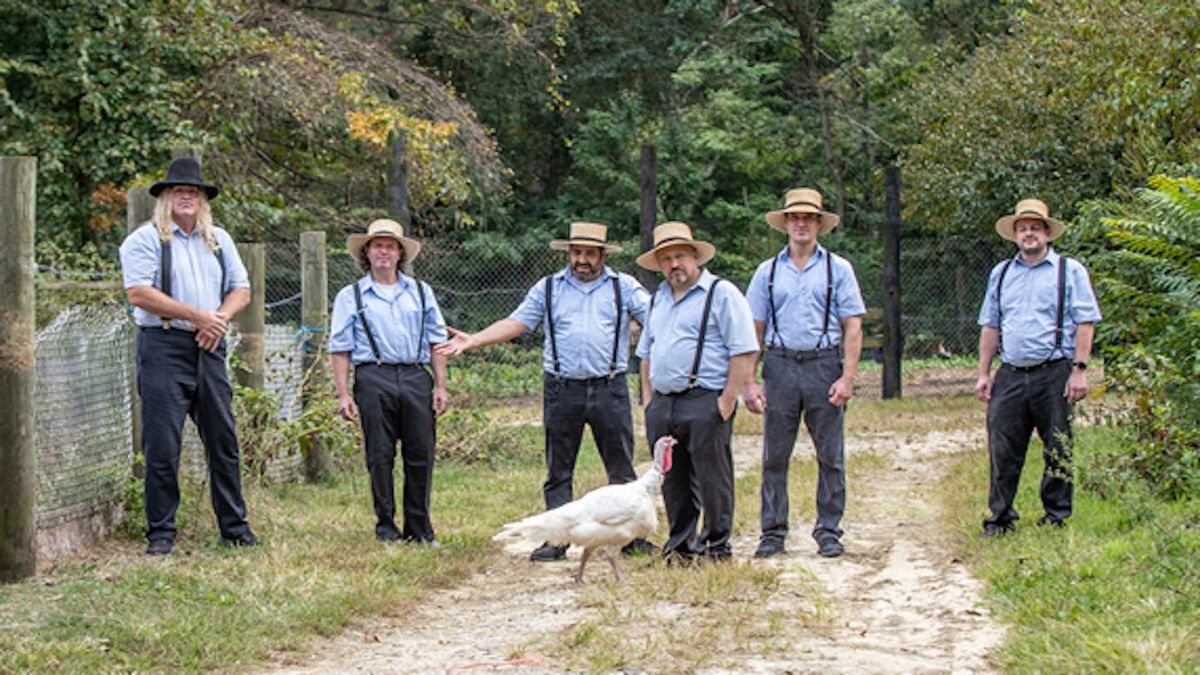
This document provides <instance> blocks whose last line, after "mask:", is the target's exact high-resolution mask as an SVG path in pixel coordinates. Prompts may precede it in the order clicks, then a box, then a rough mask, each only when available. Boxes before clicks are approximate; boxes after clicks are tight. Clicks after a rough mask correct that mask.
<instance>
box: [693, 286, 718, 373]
mask: <svg viewBox="0 0 1200 675" xmlns="http://www.w3.org/2000/svg"><path fill="white" fill-rule="evenodd" d="M722 281H724V279H722V278H721V277H716V278H715V279H713V283H712V286H709V287H708V296H707V297H705V298H704V312H703V313H702V314H701V315H700V337H699V339H698V340H696V358H695V359H694V360H693V361H692V374H691V375H688V389H691V388H693V387H695V386H696V378H697V377H698V376H699V375H700V356H701V354H703V353H704V336H705V335H706V334H707V333H708V315H709V312H710V311H711V310H712V301H713V296H714V295H716V294H717V284H719V283H721V282H722Z"/></svg>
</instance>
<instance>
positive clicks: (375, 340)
mask: <svg viewBox="0 0 1200 675" xmlns="http://www.w3.org/2000/svg"><path fill="white" fill-rule="evenodd" d="M346 248H347V249H348V250H349V251H350V256H351V257H352V258H354V259H355V260H356V261H357V262H358V266H359V269H360V270H362V272H363V273H364V274H363V277H362V278H361V279H359V280H358V281H356V282H354V283H353V284H350V285H349V286H346V287H345V288H343V289H342V290H340V291H338V294H337V297H336V298H334V301H333V312H332V313H331V315H330V318H329V353H330V360H331V361H332V366H333V386H334V390H335V392H336V394H337V399H338V409H339V411H340V412H341V414H342V417H344V418H345V419H347V420H351V421H353V420H356V419H358V418H359V417H360V416H361V418H362V430H363V439H364V445H365V446H366V447H365V454H366V459H367V471H368V473H370V476H371V499H372V501H373V502H374V505H375V519H376V520H375V537H376V538H377V539H378V540H379V541H381V542H385V543H387V542H394V541H400V540H403V541H407V542H413V543H419V544H427V545H429V546H434V547H436V546H438V543H437V539H436V538H435V537H434V532H433V521H432V520H431V519H430V517H429V496H430V492H431V489H432V486H433V462H434V453H435V447H436V443H437V427H436V424H437V422H436V418H437V417H438V416H440V415H441V414H442V413H444V412H446V408H447V407H448V406H449V404H450V397H449V395H448V394H447V393H446V357H445V356H442V355H441V354H439V353H438V352H436V351H434V349H433V347H434V345H437V344H438V343H441V342H445V341H446V323H445V321H443V319H442V311H441V309H440V308H439V307H438V304H437V299H436V298H434V297H433V291H432V289H430V288H429V284H427V283H425V282H423V281H419V280H417V279H413V278H411V277H408V276H406V275H404V274H403V273H402V272H401V271H400V270H401V269H402V267H403V265H404V263H405V262H411V261H412V260H413V259H414V258H416V257H417V254H418V253H419V252H420V251H421V243H420V242H418V241H416V240H415V239H410V238H408V237H406V236H404V227H403V226H402V225H401V224H400V223H397V222H396V221H394V220H388V219H379V220H375V221H372V222H371V224H370V225H369V226H367V232H366V234H352V235H350V236H349V237H348V238H347V239H346ZM351 365H353V366H354V395H353V396H351V394H350V389H349V379H350V367H351ZM427 366H429V367H431V368H432V370H433V374H432V376H430V372H429V370H428V369H427ZM397 440H399V441H400V454H401V457H402V458H403V461H404V499H403V505H404V527H403V529H401V528H399V527H397V526H396V520H395V516H396V496H395V488H394V479H393V477H392V472H393V470H394V468H395V464H396V441H397Z"/></svg>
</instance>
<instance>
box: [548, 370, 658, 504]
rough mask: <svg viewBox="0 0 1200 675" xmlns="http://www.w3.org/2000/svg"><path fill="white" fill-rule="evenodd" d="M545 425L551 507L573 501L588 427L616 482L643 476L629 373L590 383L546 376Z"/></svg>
mask: <svg viewBox="0 0 1200 675" xmlns="http://www.w3.org/2000/svg"><path fill="white" fill-rule="evenodd" d="M542 404H543V405H542V424H543V426H544V427H545V429H546V482H545V483H543V484H542V495H543V496H544V497H545V499H546V509H547V510H549V509H553V508H556V507H559V506H562V505H563V504H566V503H567V502H569V501H571V499H572V496H573V492H572V481H573V479H574V477H575V460H576V459H577V458H578V457H579V444H580V442H581V441H582V440H583V425H585V424H587V425H589V426H590V427H591V428H592V438H593V439H594V440H595V441H596V449H597V450H598V451H599V452H600V459H601V460H602V461H603V462H604V470H605V472H607V473H608V482H609V483H610V484H619V483H628V482H630V481H632V480H635V479H636V478H637V473H636V472H635V471H634V470H633V419H632V417H631V416H630V411H629V386H628V384H627V383H626V381H625V373H619V374H618V375H617V376H616V377H612V378H608V377H594V378H591V379H586V380H567V379H559V378H556V377H555V376H554V375H551V374H550V373H545V377H544V379H543V381H542Z"/></svg>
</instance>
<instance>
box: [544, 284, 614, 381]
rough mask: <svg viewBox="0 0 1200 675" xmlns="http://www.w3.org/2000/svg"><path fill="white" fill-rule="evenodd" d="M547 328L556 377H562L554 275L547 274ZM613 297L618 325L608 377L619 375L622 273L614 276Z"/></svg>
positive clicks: (551, 360)
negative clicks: (555, 311) (555, 330)
mask: <svg viewBox="0 0 1200 675" xmlns="http://www.w3.org/2000/svg"><path fill="white" fill-rule="evenodd" d="M545 284H546V330H547V331H548V332H549V333H550V362H551V364H553V366H554V377H556V378H559V379H562V369H561V368H560V367H559V363H558V337H557V336H556V335H555V333H554V291H553V290H552V289H553V288H554V275H553V274H550V275H547V276H546V279H545ZM612 287H613V299H614V300H615V301H616V304H617V320H616V327H615V328H614V329H613V347H612V357H611V358H610V359H609V361H608V377H609V379H612V378H614V377H616V375H617V353H618V351H619V350H620V346H621V311H622V309H623V307H622V304H621V279H620V275H616V274H614V275H613V276H612Z"/></svg>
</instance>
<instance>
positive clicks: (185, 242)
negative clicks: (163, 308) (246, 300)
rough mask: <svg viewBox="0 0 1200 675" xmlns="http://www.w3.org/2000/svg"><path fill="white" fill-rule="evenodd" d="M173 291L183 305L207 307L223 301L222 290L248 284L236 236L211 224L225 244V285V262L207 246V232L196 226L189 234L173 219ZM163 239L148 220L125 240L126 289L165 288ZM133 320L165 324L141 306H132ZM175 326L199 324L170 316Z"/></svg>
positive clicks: (222, 245) (219, 241) (142, 323)
mask: <svg viewBox="0 0 1200 675" xmlns="http://www.w3.org/2000/svg"><path fill="white" fill-rule="evenodd" d="M171 231H172V233H173V236H172V237H171V297H172V298H174V299H175V300H178V301H179V302H182V303H183V304H185V305H189V306H191V307H195V308H196V309H201V310H204V311H208V312H215V311H216V310H218V309H220V307H221V297H222V295H225V294H228V292H229V291H231V290H233V289H235V288H250V279H249V277H248V276H247V275H246V266H245V265H243V264H242V258H241V256H239V255H238V251H237V246H235V245H234V243H233V237H230V236H229V233H228V232H226V231H225V230H223V229H221V228H219V227H213V237H214V238H215V239H216V240H217V245H218V246H220V248H221V256H222V257H223V259H224V260H225V288H224V291H225V292H224V293H222V289H221V263H220V262H218V261H217V257H216V256H215V255H213V252H212V251H211V250H209V248H208V244H206V243H205V242H204V238H203V237H201V236H200V234H199V233H198V232H197V231H196V230H195V229H193V230H192V234H191V235H188V234H186V233H185V232H184V231H183V230H181V229H179V226H178V225H176V224H175V223H171ZM161 248H162V247H161V245H160V243H159V238H158V230H157V229H156V228H155V227H154V225H152V224H150V223H145V224H143V225H142V226H141V227H139V228H137V229H136V230H134V231H133V232H130V233H129V236H127V237H125V241H124V242H122V243H121V249H120V255H121V275H122V276H123V277H124V283H125V289H126V290H128V289H130V288H136V287H138V286H153V287H154V288H158V289H160V290H161V289H162V277H161V273H162V270H160V269H159V266H160V263H161V260H160V257H161ZM133 320H134V322H135V323H136V324H137V325H139V326H145V327H155V328H157V327H161V326H162V318H161V317H159V316H155V315H154V314H151V313H150V312H147V311H146V310H144V309H142V308H141V307H134V309H133ZM171 327H173V328H181V329H183V330H195V328H194V327H193V326H192V322H190V321H183V320H181V319H171Z"/></svg>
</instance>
